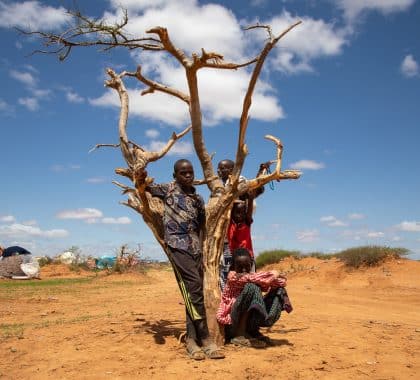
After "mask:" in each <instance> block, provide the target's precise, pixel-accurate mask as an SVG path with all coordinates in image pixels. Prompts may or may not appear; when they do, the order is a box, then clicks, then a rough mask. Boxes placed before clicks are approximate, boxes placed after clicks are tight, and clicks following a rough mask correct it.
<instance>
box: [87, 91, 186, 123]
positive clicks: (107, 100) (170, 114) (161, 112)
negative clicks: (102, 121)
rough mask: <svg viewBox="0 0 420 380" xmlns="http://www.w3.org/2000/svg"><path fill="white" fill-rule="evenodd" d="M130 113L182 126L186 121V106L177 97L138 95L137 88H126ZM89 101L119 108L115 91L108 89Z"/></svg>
mask: <svg viewBox="0 0 420 380" xmlns="http://www.w3.org/2000/svg"><path fill="white" fill-rule="evenodd" d="M128 93H129V96H130V110H131V115H133V116H141V117H144V118H147V119H150V120H155V121H161V122H164V123H166V124H169V125H176V126H182V125H186V124H187V122H188V107H187V106H185V107H183V106H182V104H181V103H180V101H179V100H178V99H175V98H173V97H171V96H169V95H166V94H162V93H156V94H153V95H148V96H139V93H138V90H134V89H130V90H128ZM89 103H90V104H91V105H94V106H98V107H110V106H111V107H114V108H116V109H119V108H120V100H119V98H118V94H117V93H116V92H115V91H111V90H108V91H106V92H105V93H104V94H103V95H102V96H100V97H99V98H95V99H89Z"/></svg>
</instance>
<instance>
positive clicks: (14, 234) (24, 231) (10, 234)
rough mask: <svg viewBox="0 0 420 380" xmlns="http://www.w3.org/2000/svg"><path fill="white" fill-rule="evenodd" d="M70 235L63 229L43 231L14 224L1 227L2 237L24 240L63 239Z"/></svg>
mask: <svg viewBox="0 0 420 380" xmlns="http://www.w3.org/2000/svg"><path fill="white" fill-rule="evenodd" d="M68 235H69V233H68V231H66V230H63V229H54V230H41V229H40V228H39V227H34V226H28V225H23V224H18V223H14V224H11V225H9V226H0V236H5V237H7V238H9V239H10V238H15V239H22V238H27V237H42V238H63V237H66V236H68Z"/></svg>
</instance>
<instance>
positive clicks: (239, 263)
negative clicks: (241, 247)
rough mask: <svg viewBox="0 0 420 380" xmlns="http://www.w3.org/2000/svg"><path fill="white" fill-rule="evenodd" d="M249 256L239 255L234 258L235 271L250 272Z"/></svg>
mask: <svg viewBox="0 0 420 380" xmlns="http://www.w3.org/2000/svg"><path fill="white" fill-rule="evenodd" d="M251 265H252V263H251V257H249V256H239V257H237V258H236V259H235V267H234V269H235V272H236V273H249V272H251Z"/></svg>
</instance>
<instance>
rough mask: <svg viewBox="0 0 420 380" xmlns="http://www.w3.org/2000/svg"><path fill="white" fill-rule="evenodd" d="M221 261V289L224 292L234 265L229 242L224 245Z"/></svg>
mask: <svg viewBox="0 0 420 380" xmlns="http://www.w3.org/2000/svg"><path fill="white" fill-rule="evenodd" d="M220 261H221V262H220V288H221V290H222V291H223V289H224V287H225V284H226V281H227V276H228V273H229V270H230V266H231V264H232V254H231V252H230V249H229V243H228V242H227V241H225V242H224V244H223V255H222V258H221V260H220Z"/></svg>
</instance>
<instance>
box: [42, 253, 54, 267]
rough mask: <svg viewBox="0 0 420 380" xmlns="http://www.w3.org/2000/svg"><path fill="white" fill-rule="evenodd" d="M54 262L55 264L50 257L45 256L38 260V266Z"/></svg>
mask: <svg viewBox="0 0 420 380" xmlns="http://www.w3.org/2000/svg"><path fill="white" fill-rule="evenodd" d="M52 262H53V259H52V258H51V257H49V256H43V257H40V258H39V259H38V264H39V266H40V267H43V266H45V265H48V264H51V263H52Z"/></svg>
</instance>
